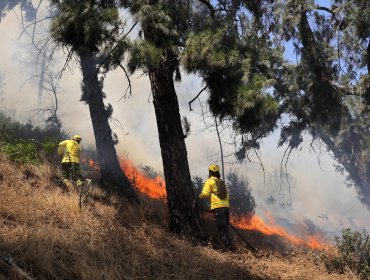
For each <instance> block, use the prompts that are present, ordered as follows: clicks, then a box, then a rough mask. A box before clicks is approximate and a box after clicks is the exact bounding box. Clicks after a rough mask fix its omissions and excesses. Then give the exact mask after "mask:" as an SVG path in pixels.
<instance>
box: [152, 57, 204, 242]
mask: <svg viewBox="0 0 370 280" xmlns="http://www.w3.org/2000/svg"><path fill="white" fill-rule="evenodd" d="M163 64H165V63H163ZM163 64H162V65H163ZM149 78H150V82H151V89H152V93H153V103H154V109H155V114H156V118H157V126H158V134H159V142H160V146H161V153H162V161H163V170H164V177H165V180H166V191H167V200H168V210H169V228H170V230H171V231H172V232H175V233H185V234H188V233H190V234H193V235H197V234H198V233H199V230H200V223H199V216H198V213H197V212H196V211H194V210H193V209H192V203H193V200H194V198H195V194H194V190H193V187H192V181H191V176H190V171H189V164H188V157H187V151H186V146H185V137H184V133H183V130H182V125H181V118H180V113H179V105H178V100H177V95H176V91H175V87H174V82H173V71H172V70H171V67H168V65H167V67H163V68H162V69H151V70H149Z"/></svg>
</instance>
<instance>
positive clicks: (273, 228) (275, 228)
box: [83, 159, 329, 250]
mask: <svg viewBox="0 0 370 280" xmlns="http://www.w3.org/2000/svg"><path fill="white" fill-rule="evenodd" d="M83 161H84V162H85V163H86V162H87V160H83ZM119 162H120V166H121V169H122V170H123V172H124V173H125V174H126V176H127V177H128V178H129V180H130V181H131V182H133V183H134V185H135V187H136V189H137V190H138V191H140V192H141V193H144V194H146V195H147V196H149V197H150V198H153V199H161V200H165V199H166V197H167V194H166V189H165V186H166V183H165V181H164V179H163V178H161V177H160V176H156V177H155V178H148V176H147V175H146V174H145V173H144V172H142V171H140V170H139V169H138V168H136V167H135V166H134V164H133V163H132V162H131V161H130V160H124V159H119ZM88 164H89V166H90V168H94V169H95V170H99V164H98V163H96V162H94V161H93V160H92V159H90V160H88ZM96 167H97V168H98V169H96ZM265 216H266V218H267V220H268V224H267V223H266V222H265V221H264V220H263V219H262V218H261V217H259V216H257V215H254V216H253V217H252V218H250V217H241V218H238V219H236V218H234V217H232V218H231V220H232V223H233V225H234V226H236V227H238V228H240V229H245V230H256V231H258V232H261V233H262V234H264V235H277V236H280V237H282V238H284V239H286V240H289V241H290V242H292V243H293V244H295V245H303V246H306V247H309V248H311V249H315V250H323V249H325V248H327V247H328V246H329V245H328V244H327V243H325V242H323V241H321V238H320V236H319V235H308V236H307V237H306V238H301V237H297V236H294V235H292V234H289V233H288V232H287V231H286V230H285V229H284V228H283V227H281V226H280V225H278V224H277V223H276V222H275V219H274V218H273V216H272V215H271V214H270V213H265Z"/></svg>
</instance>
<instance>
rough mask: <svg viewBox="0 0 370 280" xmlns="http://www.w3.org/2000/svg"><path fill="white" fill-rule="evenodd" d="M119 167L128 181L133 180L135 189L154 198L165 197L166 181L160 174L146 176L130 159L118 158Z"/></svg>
mask: <svg viewBox="0 0 370 280" xmlns="http://www.w3.org/2000/svg"><path fill="white" fill-rule="evenodd" d="M120 166H121V169H122V170H123V171H124V173H125V174H126V176H127V177H128V178H129V179H130V181H132V182H134V185H135V187H136V189H137V190H138V191H140V192H142V193H145V194H146V195H147V196H149V197H151V198H155V199H166V196H167V194H166V189H165V186H166V183H165V181H164V180H163V178H161V177H160V176H157V177H155V178H148V177H147V176H146V175H145V174H144V173H143V172H141V171H140V170H138V169H137V168H136V167H135V166H134V165H133V163H132V162H131V161H130V160H123V159H120Z"/></svg>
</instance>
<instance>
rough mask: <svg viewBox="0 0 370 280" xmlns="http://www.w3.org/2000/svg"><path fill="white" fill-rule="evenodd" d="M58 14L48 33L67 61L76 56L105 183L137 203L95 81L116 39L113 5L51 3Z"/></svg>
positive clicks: (64, 0)
mask: <svg viewBox="0 0 370 280" xmlns="http://www.w3.org/2000/svg"><path fill="white" fill-rule="evenodd" d="M51 2H52V4H53V5H54V6H55V7H56V8H57V11H58V14H57V16H56V17H55V18H54V19H53V22H52V25H51V29H50V30H51V33H52V36H53V38H54V40H55V41H56V42H58V43H59V44H61V45H62V46H67V47H69V49H70V51H69V54H68V58H67V59H69V58H70V57H71V55H72V54H74V53H75V54H76V55H77V56H78V58H79V60H80V64H81V70H82V75H83V83H82V92H83V94H82V97H81V101H84V102H85V103H86V104H87V105H88V106H89V110H90V116H91V121H92V126H93V130H94V135H95V141H96V150H97V154H98V159H99V163H100V173H101V176H102V179H103V180H102V181H103V182H104V183H114V184H115V185H116V186H118V189H119V191H121V192H122V193H124V194H125V195H126V196H127V197H128V198H130V199H134V200H137V197H136V194H135V192H134V190H133V189H132V188H131V186H130V183H129V180H128V178H127V176H126V175H125V174H124V173H123V171H122V170H121V168H120V166H119V162H118V159H117V154H116V150H115V148H114V144H115V143H114V140H113V138H112V130H111V128H110V126H109V118H110V116H111V114H112V110H113V109H112V106H111V105H108V106H106V105H105V104H104V101H103V99H104V98H105V94H104V92H103V79H99V78H98V72H99V69H98V66H99V65H100V63H101V62H102V60H103V56H104V47H107V46H108V44H109V42H110V40H114V38H115V37H118V33H119V32H120V27H121V22H120V19H119V16H118V10H117V7H116V6H115V1H98V0H96V1H90V0H86V1H78V2H76V1H73V0H52V1H51Z"/></svg>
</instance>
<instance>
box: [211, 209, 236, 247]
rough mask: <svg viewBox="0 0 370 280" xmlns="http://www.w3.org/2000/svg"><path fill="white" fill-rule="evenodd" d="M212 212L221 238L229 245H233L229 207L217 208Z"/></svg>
mask: <svg viewBox="0 0 370 280" xmlns="http://www.w3.org/2000/svg"><path fill="white" fill-rule="evenodd" d="M212 212H213V216H214V218H215V223H216V226H217V229H218V232H219V233H220V237H221V240H222V241H223V242H224V244H225V245H226V246H227V247H229V246H231V245H232V244H233V238H232V236H231V234H230V231H229V208H228V207H222V208H216V209H213V210H212Z"/></svg>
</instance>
